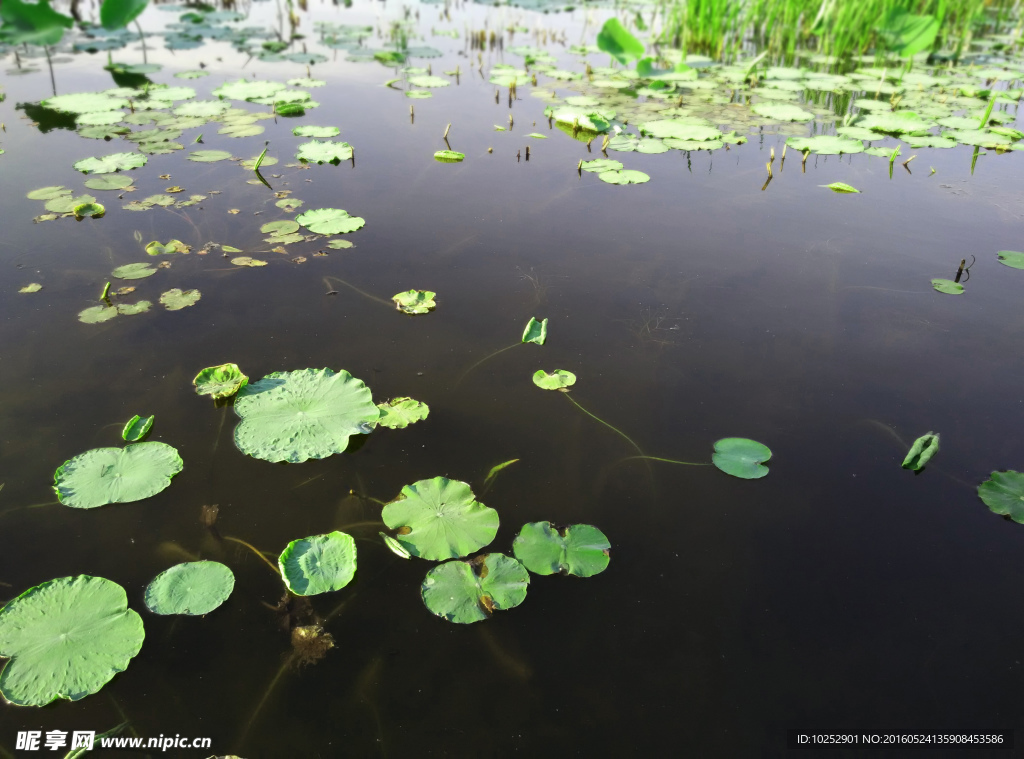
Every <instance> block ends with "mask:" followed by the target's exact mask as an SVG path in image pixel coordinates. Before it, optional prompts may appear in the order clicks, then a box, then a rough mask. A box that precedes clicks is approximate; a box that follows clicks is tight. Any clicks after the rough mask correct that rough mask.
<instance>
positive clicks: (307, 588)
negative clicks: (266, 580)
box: [277, 531, 356, 596]
mask: <svg viewBox="0 0 1024 759" xmlns="http://www.w3.org/2000/svg"><path fill="white" fill-rule="evenodd" d="M277 566H278V567H279V568H280V570H281V577H283V578H284V584H285V585H287V586H288V590H290V591H291V592H292V593H295V594H296V595H298V596H315V595H318V594H320V593H328V592H330V591H332V590H341V589H342V588H344V587H345V586H346V585H348V584H349V583H350V582H351V581H352V578H353V577H355V574H356V541H355V540H353V539H352V536H351V535H349V534H347V533H344V532H337V531H335V532H330V533H327V534H326V535H313V536H312V537H309V538H301V539H300V540H293V541H292V542H291V543H289V544H288V547H287V548H285V549H284V551H282V552H281V556H280V558H278V560H277Z"/></svg>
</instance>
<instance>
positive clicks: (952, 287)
mask: <svg viewBox="0 0 1024 759" xmlns="http://www.w3.org/2000/svg"><path fill="white" fill-rule="evenodd" d="M932 287H934V288H935V289H936V290H937V291H938V292H940V293H943V294H945V295H963V292H964V286H963V285H961V284H960V283H959V282H954V281H953V280H951V279H933V280H932Z"/></svg>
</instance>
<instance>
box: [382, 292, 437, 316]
mask: <svg viewBox="0 0 1024 759" xmlns="http://www.w3.org/2000/svg"><path fill="white" fill-rule="evenodd" d="M435 295H437V293H433V292H431V291H430V290H407V291H405V292H404V293H398V294H397V295H394V296H392V298H391V300H393V301H394V302H395V306H396V307H397V308H398V310H399V311H401V312H402V313H405V314H426V313H430V312H431V311H433V310H434V309H435V308H437V303H436V302H435V301H434V296H435Z"/></svg>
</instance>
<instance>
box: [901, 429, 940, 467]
mask: <svg viewBox="0 0 1024 759" xmlns="http://www.w3.org/2000/svg"><path fill="white" fill-rule="evenodd" d="M938 452H939V436H938V435H936V434H935V433H933V432H929V433H926V434H924V435H921V437H919V438H918V439H917V440H915V441H914V444H913V445H912V446H911V447H910V451H908V452H907V457H906V458H905V459H903V468H904V469H913V470H914V471H915V472H919V471H921V470H922V469H924V467H925V464H927V463H928V462H929V461H931V459H932V456H934V455H935V454H936V453H938Z"/></svg>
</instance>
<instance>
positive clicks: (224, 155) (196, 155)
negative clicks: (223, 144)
mask: <svg viewBox="0 0 1024 759" xmlns="http://www.w3.org/2000/svg"><path fill="white" fill-rule="evenodd" d="M230 157H231V153H230V151H227V150H195V151H193V152H191V153H189V154H188V160H190V161H196V162H197V163H215V162H216V161H226V160H227V159H229V158H230Z"/></svg>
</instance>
